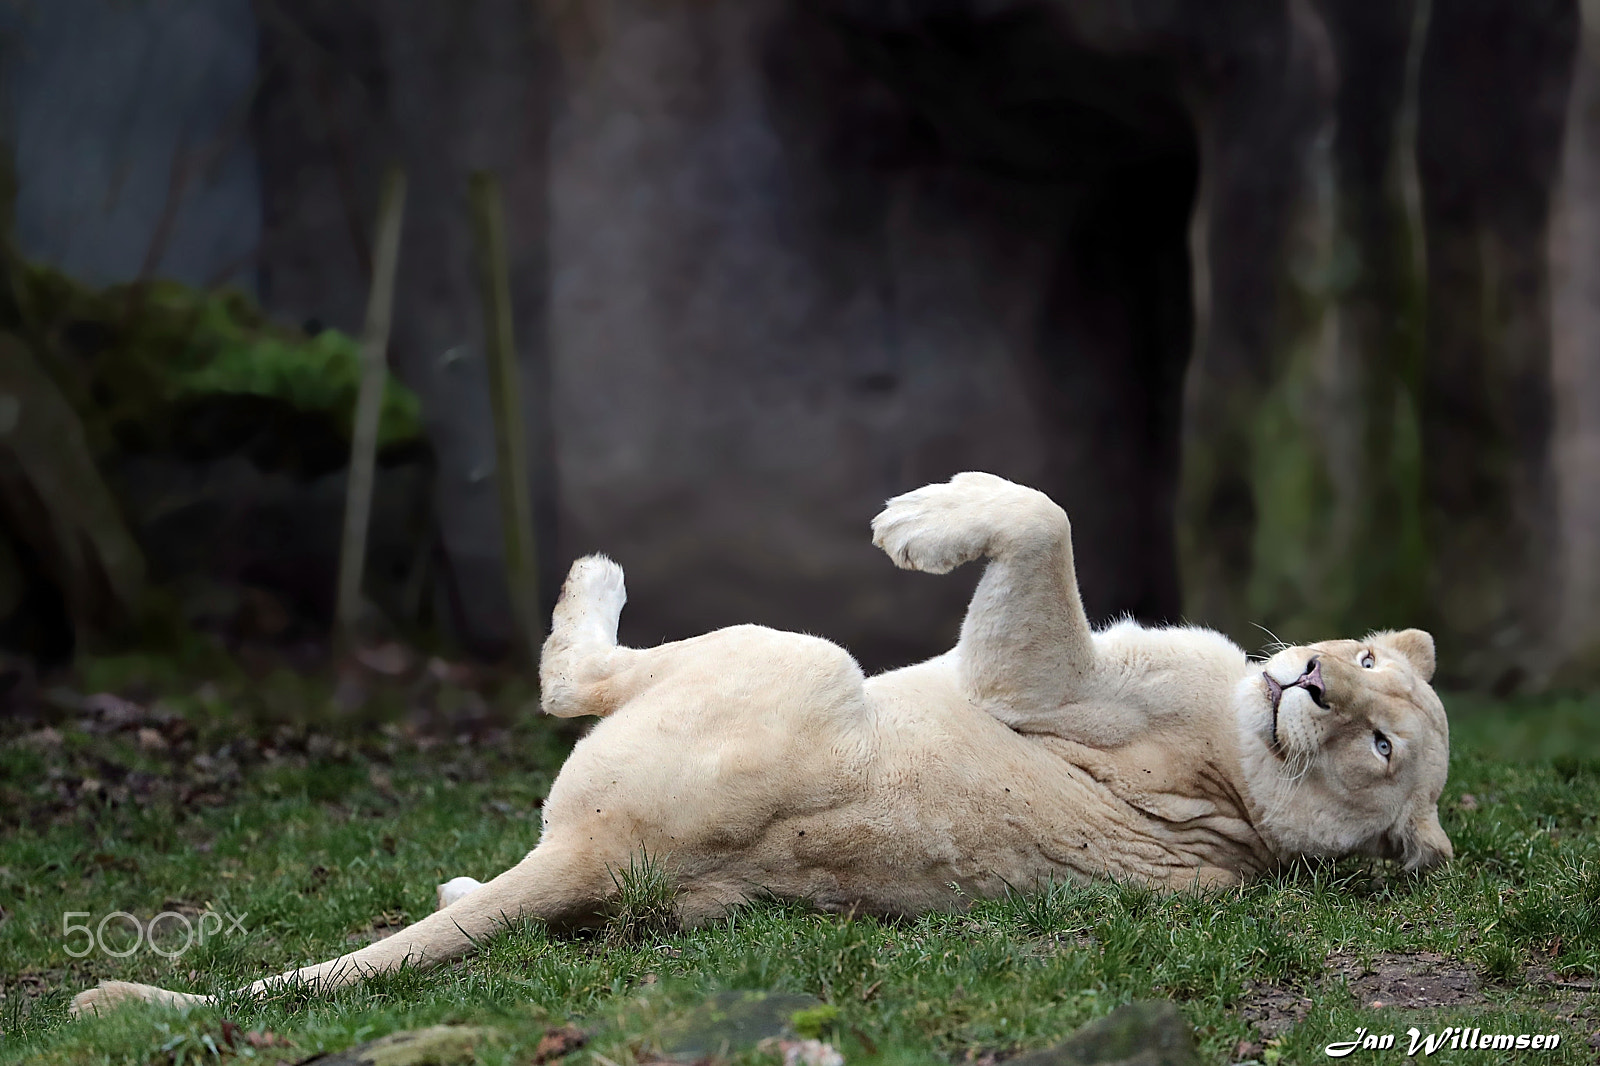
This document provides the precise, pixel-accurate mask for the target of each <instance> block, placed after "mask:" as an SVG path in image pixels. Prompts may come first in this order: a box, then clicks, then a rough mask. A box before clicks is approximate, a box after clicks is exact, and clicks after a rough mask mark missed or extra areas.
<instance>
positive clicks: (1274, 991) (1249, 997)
mask: <svg viewBox="0 0 1600 1066" xmlns="http://www.w3.org/2000/svg"><path fill="white" fill-rule="evenodd" d="M1310 1010H1311V997H1310V996H1308V995H1306V994H1305V993H1304V992H1301V991H1300V990H1298V989H1294V988H1280V987H1278V986H1277V985H1252V986H1250V987H1249V988H1248V989H1246V991H1245V994H1244V999H1242V1000H1240V1001H1239V1017H1241V1018H1243V1019H1244V1020H1245V1021H1247V1022H1249V1023H1250V1024H1251V1025H1253V1026H1254V1027H1255V1029H1256V1032H1258V1033H1260V1034H1261V1035H1262V1036H1263V1037H1266V1038H1267V1039H1268V1040H1271V1039H1274V1038H1276V1037H1280V1036H1282V1035H1283V1034H1284V1033H1287V1032H1288V1031H1289V1030H1290V1029H1293V1028H1294V1027H1295V1026H1296V1025H1298V1024H1299V1023H1300V1021H1301V1019H1303V1018H1304V1017H1305V1016H1306V1014H1307V1013H1309V1012H1310Z"/></svg>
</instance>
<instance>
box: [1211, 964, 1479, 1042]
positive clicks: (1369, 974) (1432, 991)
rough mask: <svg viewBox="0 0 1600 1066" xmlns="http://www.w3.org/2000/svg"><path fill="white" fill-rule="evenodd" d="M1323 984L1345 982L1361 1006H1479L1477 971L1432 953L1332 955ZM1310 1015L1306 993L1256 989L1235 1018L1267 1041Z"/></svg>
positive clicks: (1269, 987) (1275, 987)
mask: <svg viewBox="0 0 1600 1066" xmlns="http://www.w3.org/2000/svg"><path fill="white" fill-rule="evenodd" d="M1326 965H1327V971H1326V972H1325V973H1324V975H1323V977H1322V981H1323V982H1324V983H1326V982H1329V981H1338V980H1341V979H1342V980H1343V981H1344V982H1345V984H1346V985H1347V986H1348V987H1349V989H1350V993H1351V995H1353V996H1354V997H1355V999H1356V1002H1358V1003H1360V1004H1361V1005H1362V1006H1363V1007H1371V1008H1374V1009H1376V1008H1379V1007H1400V1008H1402V1009H1406V1010H1429V1009H1434V1008H1438V1007H1458V1006H1462V1005H1465V1004H1476V1003H1483V1002H1484V1001H1485V997H1484V994H1483V988H1482V982H1481V980H1480V979H1479V977H1478V971H1477V970H1475V969H1473V968H1472V967H1470V966H1466V965H1464V964H1462V963H1460V962H1457V961H1456V960H1454V959H1452V958H1450V957H1449V956H1448V955H1440V954H1436V953H1434V952H1416V953H1408V954H1380V955H1373V956H1371V957H1370V958H1368V959H1365V960H1363V959H1362V958H1360V957H1358V956H1355V955H1349V954H1336V955H1330V956H1328V959H1327V964H1326ZM1310 1010H1311V996H1310V994H1309V992H1308V991H1307V990H1306V989H1304V988H1286V987H1282V986H1278V985H1255V986H1251V987H1249V988H1248V989H1246V991H1245V994H1244V998H1243V999H1241V1000H1240V1001H1239V1007H1238V1011H1239V1016H1240V1017H1241V1018H1243V1019H1244V1020H1245V1021H1247V1022H1249V1023H1250V1024H1251V1025H1252V1026H1254V1027H1255V1029H1256V1031H1257V1032H1259V1033H1260V1034H1261V1035H1262V1036H1263V1037H1265V1038H1266V1039H1268V1040H1271V1039H1273V1038H1275V1037H1279V1036H1282V1035H1283V1034H1284V1033H1286V1032H1288V1031H1289V1030H1290V1029H1291V1028H1293V1027H1294V1026H1295V1025H1297V1024H1299V1022H1300V1021H1302V1020H1303V1019H1304V1018H1305V1016H1306V1014H1307V1013H1309V1011H1310Z"/></svg>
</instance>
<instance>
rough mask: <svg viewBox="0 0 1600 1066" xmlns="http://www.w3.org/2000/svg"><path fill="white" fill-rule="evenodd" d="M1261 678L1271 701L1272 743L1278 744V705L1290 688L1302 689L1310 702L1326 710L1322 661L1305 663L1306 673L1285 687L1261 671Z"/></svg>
mask: <svg viewBox="0 0 1600 1066" xmlns="http://www.w3.org/2000/svg"><path fill="white" fill-rule="evenodd" d="M1261 676H1262V677H1264V678H1266V680H1267V695H1268V696H1269V697H1270V698H1271V700H1272V742H1273V743H1274V744H1276V743H1278V704H1279V703H1281V702H1282V701H1283V694H1284V692H1286V691H1287V690H1289V689H1291V688H1303V689H1305V690H1306V692H1307V693H1309V694H1310V696H1311V702H1312V703H1315V704H1316V705H1317V706H1318V707H1321V708H1322V709H1323V710H1327V709H1328V700H1327V688H1326V686H1324V685H1323V683H1322V660H1321V659H1320V658H1315V659H1312V660H1311V661H1310V662H1308V663H1306V672H1305V673H1303V674H1301V675H1300V676H1299V677H1297V678H1295V680H1294V681H1293V682H1291V683H1290V684H1287V685H1285V684H1284V683H1283V682H1281V681H1279V680H1278V679H1277V678H1275V677H1273V676H1272V675H1271V674H1270V673H1268V672H1267V671H1265V670H1263V671H1261Z"/></svg>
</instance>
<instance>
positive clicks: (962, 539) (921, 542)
mask: <svg viewBox="0 0 1600 1066" xmlns="http://www.w3.org/2000/svg"><path fill="white" fill-rule="evenodd" d="M1067 528H1068V527H1067V523H1066V515H1065V514H1064V513H1063V512H1062V510H1061V508H1059V507H1057V506H1056V505H1055V504H1054V503H1052V502H1051V501H1050V498H1049V497H1048V496H1046V495H1045V494H1044V493H1042V492H1039V491H1037V490H1035V489H1030V488H1026V487H1024V486H1022V485H1018V484H1016V483H1015V482H1011V481H1007V480H1006V479H1005V478H1002V477H996V476H995V475H994V474H982V473H966V474H957V475H956V476H955V477H953V478H951V479H950V480H949V481H947V482H945V483H944V484H941V485H925V486H923V487H922V488H920V489H914V490H913V491H911V492H907V493H905V494H904V495H901V496H896V497H895V498H894V499H892V500H890V501H889V503H888V505H887V506H886V507H884V509H883V510H882V511H881V512H879V514H878V516H877V517H876V518H874V519H873V520H872V543H874V544H876V545H877V546H878V547H880V548H882V549H883V550H884V552H886V553H887V554H888V556H889V558H890V559H892V560H894V564H895V565H896V566H899V567H902V568H904V569H907V570H922V571H925V572H926V573H930V574H943V573H947V572H948V571H950V570H954V569H955V568H956V567H958V566H960V565H961V564H963V563H969V562H971V561H973V560H974V559H980V558H983V557H984V556H990V557H993V556H996V555H998V554H1000V553H1002V552H1006V551H1013V550H1017V549H1020V548H1023V547H1026V546H1028V545H1030V544H1033V543H1037V544H1040V545H1044V544H1046V543H1048V542H1055V541H1059V540H1060V539H1061V538H1062V537H1065V536H1066V535H1067Z"/></svg>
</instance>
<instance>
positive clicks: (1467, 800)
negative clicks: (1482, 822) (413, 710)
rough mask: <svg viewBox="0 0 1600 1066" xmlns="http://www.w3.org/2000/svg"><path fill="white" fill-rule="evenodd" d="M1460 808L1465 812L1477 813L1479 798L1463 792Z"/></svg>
mask: <svg viewBox="0 0 1600 1066" xmlns="http://www.w3.org/2000/svg"><path fill="white" fill-rule="evenodd" d="M1459 806H1460V807H1461V809H1462V810H1464V811H1475V810H1477V809H1478V797H1477V796H1474V795H1473V794H1472V793H1470V792H1463V793H1462V794H1461V800H1460V804H1459Z"/></svg>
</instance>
